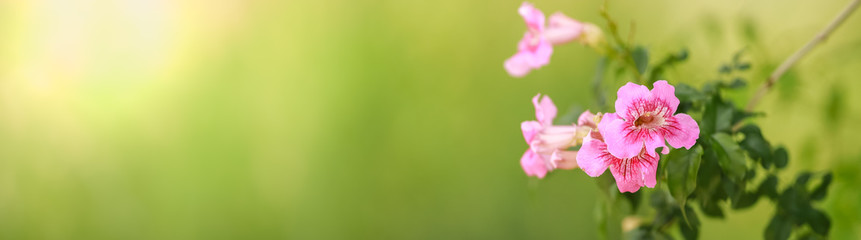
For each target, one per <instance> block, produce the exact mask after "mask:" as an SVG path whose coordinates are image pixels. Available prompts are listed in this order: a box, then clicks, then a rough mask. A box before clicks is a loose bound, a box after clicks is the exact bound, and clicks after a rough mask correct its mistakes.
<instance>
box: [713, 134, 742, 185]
mask: <svg viewBox="0 0 861 240" xmlns="http://www.w3.org/2000/svg"><path fill="white" fill-rule="evenodd" d="M712 139H713V140H714V142H712V146H713V147H714V149H715V151H716V152H717V155H718V164H720V166H721V168H722V169H723V171H724V173H726V174H727V175H728V176H729V177H730V178H732V179H733V180H736V181H740V180H742V179H743V178H744V174H745V172H746V171H747V166H746V165H745V158H744V152H742V150H741V148H740V147H739V146H738V144H737V143H736V142H735V141H733V139H732V136H730V135H729V134H726V133H715V134H714V135H712Z"/></svg>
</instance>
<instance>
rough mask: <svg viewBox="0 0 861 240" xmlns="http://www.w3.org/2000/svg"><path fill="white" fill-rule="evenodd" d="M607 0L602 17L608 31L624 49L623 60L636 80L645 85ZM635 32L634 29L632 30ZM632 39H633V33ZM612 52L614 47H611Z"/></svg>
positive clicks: (602, 8) (602, 10) (602, 9)
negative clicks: (611, 13) (605, 21)
mask: <svg viewBox="0 0 861 240" xmlns="http://www.w3.org/2000/svg"><path fill="white" fill-rule="evenodd" d="M608 2H609V1H607V0H605V1H604V6H602V7H601V16H602V17H604V19H606V20H607V29H609V30H610V35H611V36H613V40H615V41H616V44H618V45H619V47H620V48H622V56H621V58H622V59H621V60H622V62H624V63H625V65H628V67H630V68H631V70H632V72H633V73H634V78H636V80H637V82H638V83H643V75H642V74H640V70H639V69H638V68H637V63H635V62H634V55H633V54H632V53H631V48H629V47H628V43H626V42H625V41H624V40H622V37H621V36H620V35H619V27H618V25H616V21H613V18H611V17H610V14H609V13H608V12H607V5H608ZM631 31H633V29H632V30H631ZM629 37H630V38H633V32H632V33H631V36H629ZM610 48H611V50H613V49H612V47H610Z"/></svg>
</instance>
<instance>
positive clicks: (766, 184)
mask: <svg viewBox="0 0 861 240" xmlns="http://www.w3.org/2000/svg"><path fill="white" fill-rule="evenodd" d="M637 51H640V50H635V51H634V52H637ZM742 53H743V51H739V52H737V53H736V54H735V55H734V56H733V59H732V61H730V62H729V63H726V64H724V65H722V66H721V67H720V68H719V71H718V72H719V73H720V74H721V76H724V77H721V78H724V79H728V80H716V81H712V82H708V83H706V84H704V85H703V87H702V88H700V89H697V88H694V87H691V86H689V85H685V84H677V85H676V96H677V97H678V98H679V101H680V103H679V108H678V109H679V110H678V111H679V112H685V113H688V114H690V115H691V116H695V118H696V117H697V116H699V119H696V120H697V122H698V124H699V126H700V137H699V139H698V140H697V144H695V145H694V147H693V148H691V149H675V150H672V151H671V153H670V154H667V155H665V156H663V158H662V160H661V162H660V164H661V165H660V168H659V173H658V174H659V176H661V179H665V180H666V186H667V188H666V190H664V189H662V188H658V189H657V190H656V191H654V192H652V193H651V194H650V195H651V196H650V205H651V206H652V207H653V208H654V209H655V211H656V213H655V219H654V220H653V221H651V222H647V223H643V224H642V225H640V226H639V227H638V228H636V229H634V230H631V232H629V234H628V236H629V237H631V238H634V239H666V238H668V236H670V234H669V232H668V229H669V227H670V226H678V231H679V233H680V234H681V236H682V237H684V238H685V239H696V238H697V237H698V236H699V225H700V221H699V216H697V212H696V211H693V208H692V206H697V205H698V206H699V208H700V212H701V213H702V214H704V215H705V216H707V217H713V218H724V217H725V211H727V209H725V207H729V208H730V209H733V210H737V209H745V208H749V207H752V206H754V205H755V204H756V203H757V202H759V200H760V199H765V200H768V201H771V202H773V203H775V206H776V207H775V213H774V216H773V217H772V219H771V221H770V222H769V223H768V226H767V227H766V229H765V231H764V237H765V238H766V239H788V238H789V237H790V236H792V235H793V234H794V233H796V232H797V234H798V236H802V235H803V237H804V238H806V239H817V238H823V237H827V236H828V232H829V229H830V227H831V220H830V219H829V217H828V215H827V214H825V213H824V212H823V211H822V210H820V209H817V208H816V207H814V204H815V203H816V202H817V201H821V200H822V199H824V198H825V196H826V195H827V192H828V187H829V185H830V184H831V182H832V179H833V177H832V174H831V173H823V174H813V173H802V174H800V175H799V176H798V177H797V178H796V179H795V182H794V183H793V184H791V185H790V186H785V187H784V188H783V189H781V183H780V181H779V179H778V177H777V173H778V171H781V170H782V169H785V168H786V166H787V165H788V164H789V152H788V151H787V149H786V148H784V147H773V146H772V144H771V142H770V141H768V140H767V139H766V136H764V135H763V134H762V130H761V129H760V127H759V126H758V125H756V124H754V123H746V124H745V123H744V122H743V121H744V120H745V119H747V118H750V117H754V116H757V114H754V113H751V112H746V111H744V110H742V109H740V108H738V107H736V105H735V104H733V103H732V102H730V101H727V100H725V99H724V97H723V95H724V94H725V93H726V92H728V91H735V90H737V89H742V88H745V87H746V86H747V84H746V81H745V80H744V79H742V78H740V77H738V76H735V75H737V74H735V73H737V72H741V71H746V70H749V69H750V68H751V65H750V63H748V62H745V61H743V60H742ZM679 55H681V54H679ZM684 55H685V56H686V55H687V52H686V51H685V53H684ZM667 59H671V58H669V57H668V58H667ZM673 59H675V58H673ZM682 59H683V58H682ZM673 61H674V60H666V59H665V61H663V62H660V63H658V64H655V65H654V66H652V69H651V70H646V71H647V72H649V71H651V73H652V75H650V76H649V80H652V77H654V76H655V73H656V72H660V71H662V70H656V68H658V67H662V66H665V65H668V64H667V63H669V62H673ZM665 62H666V63H665ZM638 66H639V65H638ZM758 174H760V177H757V175H758ZM814 182H815V183H816V184H811V183H814ZM629 200H631V198H629ZM632 201H633V200H632ZM632 203H633V202H632ZM635 206H636V205H635Z"/></svg>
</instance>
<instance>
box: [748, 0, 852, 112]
mask: <svg viewBox="0 0 861 240" xmlns="http://www.w3.org/2000/svg"><path fill="white" fill-rule="evenodd" d="M859 3H861V0H852V2H851V3H849V6H846V8H844V9H843V11H842V12H840V15H837V18H834V20H832V21H831V23H829V24H828V26H826V27H825V29H823V30H822V31H821V32H819V34H816V36H815V37H814V38H813V39H811V40H810V41H809V42H807V44H805V45H804V47H802V48H801V49H798V51H796V52H795V53H793V54H792V56H789V58H787V59H786V60H785V61H783V63H781V64H780V66H778V67H777V69H775V70H774V72H772V73H771V75H770V76H768V80H767V81H765V83H763V84H762V87H760V88H759V90H757V91H756V95H754V96H753V98H752V99H751V100H750V102H748V104H747V108H746V109H745V110H747V111H748V112H750V111H753V108H754V107H756V104H757V103H759V101H760V100H761V99H762V97H763V96H764V95H765V94H766V93H768V90H770V89H771V87H772V86H774V84H775V83H777V80H779V79H780V77H781V76H783V74H784V73H786V71H787V70H789V68H790V67H792V65H794V64H795V62H798V60H801V58H802V57H804V55H807V53H808V52H810V50H812V49H813V47H816V45H818V44H819V43H821V42H822V41H825V40H826V39H827V38H828V35H830V34H831V33H832V32H834V30H835V29H837V27H839V26H840V24H842V23H843V22H844V21H845V20H846V18H848V17H849V15H851V14H852V12H854V11H855V9H856V8H858V4H859Z"/></svg>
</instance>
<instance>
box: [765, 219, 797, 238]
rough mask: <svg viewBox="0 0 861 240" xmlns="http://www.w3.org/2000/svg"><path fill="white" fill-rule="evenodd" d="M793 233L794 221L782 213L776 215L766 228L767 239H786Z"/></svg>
mask: <svg viewBox="0 0 861 240" xmlns="http://www.w3.org/2000/svg"><path fill="white" fill-rule="evenodd" d="M791 233H792V222H790V221H789V220H788V219H787V218H786V217H784V216H781V215H780V214H776V215H774V217H772V218H771V222H769V223H768V227H766V229H765V239H766V240H786V239H789V235H790V234H791Z"/></svg>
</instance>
